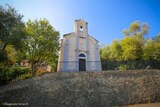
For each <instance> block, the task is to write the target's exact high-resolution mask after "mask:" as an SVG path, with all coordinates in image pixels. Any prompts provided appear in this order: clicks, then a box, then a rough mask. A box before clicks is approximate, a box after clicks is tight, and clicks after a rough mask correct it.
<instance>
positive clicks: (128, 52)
mask: <svg viewBox="0 0 160 107" xmlns="http://www.w3.org/2000/svg"><path fill="white" fill-rule="evenodd" d="M148 32H149V26H148V24H146V23H140V22H139V21H135V22H133V23H131V25H130V26H129V29H127V30H124V31H123V33H124V35H125V37H124V38H123V39H122V40H120V41H118V40H114V41H113V42H112V44H111V45H108V46H104V47H103V48H100V57H101V60H102V61H103V62H102V68H107V69H108V68H109V69H113V68H114V69H120V70H123V69H124V70H125V69H136V68H140V67H141V68H144V69H146V68H154V66H155V68H157V66H156V64H154V65H152V62H153V61H155V62H156V61H160V33H159V34H158V35H157V36H156V37H155V38H152V39H149V40H148V39H146V38H145V35H147V34H148ZM114 61H117V63H115V62H114ZM144 61H146V62H147V61H151V63H148V62H147V63H146V64H145V63H144ZM130 62H131V63H130ZM139 62H141V63H143V64H140V63H139ZM103 66H106V67H103Z"/></svg>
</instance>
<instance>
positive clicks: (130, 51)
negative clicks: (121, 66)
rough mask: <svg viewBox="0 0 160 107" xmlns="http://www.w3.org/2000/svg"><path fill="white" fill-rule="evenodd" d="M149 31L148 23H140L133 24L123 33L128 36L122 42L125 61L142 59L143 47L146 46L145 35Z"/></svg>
mask: <svg viewBox="0 0 160 107" xmlns="http://www.w3.org/2000/svg"><path fill="white" fill-rule="evenodd" d="M148 31H149V26H148V24H146V23H142V24H141V23H140V22H139V21H136V22H133V23H132V24H131V25H130V27H129V29H128V30H124V31H123V33H124V35H125V36H126V37H125V38H124V39H123V40H122V41H121V44H122V50H123V55H122V56H123V59H124V60H139V59H142V55H143V46H144V44H145V37H144V36H145V35H146V34H147V33H148Z"/></svg>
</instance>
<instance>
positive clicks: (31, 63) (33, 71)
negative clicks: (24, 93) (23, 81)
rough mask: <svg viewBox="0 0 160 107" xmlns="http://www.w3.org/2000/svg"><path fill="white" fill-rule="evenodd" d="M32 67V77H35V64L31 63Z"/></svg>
mask: <svg viewBox="0 0 160 107" xmlns="http://www.w3.org/2000/svg"><path fill="white" fill-rule="evenodd" d="M31 67H32V77H34V76H35V75H34V62H33V61H32V62H31Z"/></svg>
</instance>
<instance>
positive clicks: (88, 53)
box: [57, 19, 102, 72]
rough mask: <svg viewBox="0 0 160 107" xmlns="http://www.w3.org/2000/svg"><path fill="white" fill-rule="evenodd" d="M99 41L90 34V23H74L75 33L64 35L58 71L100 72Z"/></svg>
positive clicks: (79, 21)
mask: <svg viewBox="0 0 160 107" xmlns="http://www.w3.org/2000/svg"><path fill="white" fill-rule="evenodd" d="M101 69H102V68H101V61H100V56H99V45H98V41H97V40H96V39H94V38H93V37H92V36H90V35H89V34H88V23H87V22H85V21H84V20H82V19H79V20H75V21H74V32H71V33H68V34H65V35H63V39H62V40H61V49H60V55H59V58H58V66H57V71H58V72H59V71H60V72H61V71H62V72H67V71H69V72H72V71H73V72H78V71H100V70H101Z"/></svg>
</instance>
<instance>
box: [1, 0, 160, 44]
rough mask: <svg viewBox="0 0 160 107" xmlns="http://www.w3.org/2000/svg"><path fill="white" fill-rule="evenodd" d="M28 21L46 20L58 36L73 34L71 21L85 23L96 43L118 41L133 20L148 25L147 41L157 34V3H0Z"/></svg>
mask: <svg viewBox="0 0 160 107" xmlns="http://www.w3.org/2000/svg"><path fill="white" fill-rule="evenodd" d="M6 3H8V4H10V5H12V6H13V7H15V8H16V10H18V12H19V13H21V14H23V15H24V18H23V19H24V21H27V20H28V19H31V20H34V19H40V18H46V19H48V20H49V21H50V23H51V24H52V26H54V28H55V29H56V30H58V31H59V32H60V34H61V37H62V35H63V34H65V33H69V32H72V31H73V22H74V20H75V19H80V18H82V19H84V20H85V21H87V22H88V24H89V25H88V30H89V34H90V35H92V36H93V37H95V38H96V39H97V40H99V43H100V44H110V43H111V42H112V41H113V40H114V39H118V40H120V39H122V38H124V36H123V33H122V31H123V29H127V28H128V27H129V25H130V24H131V23H132V22H134V21H137V20H139V21H141V22H147V23H148V24H149V25H150V33H149V34H148V35H147V37H148V38H150V37H154V36H156V35H157V34H158V33H159V32H160V0H0V4H1V5H4V4H6Z"/></svg>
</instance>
